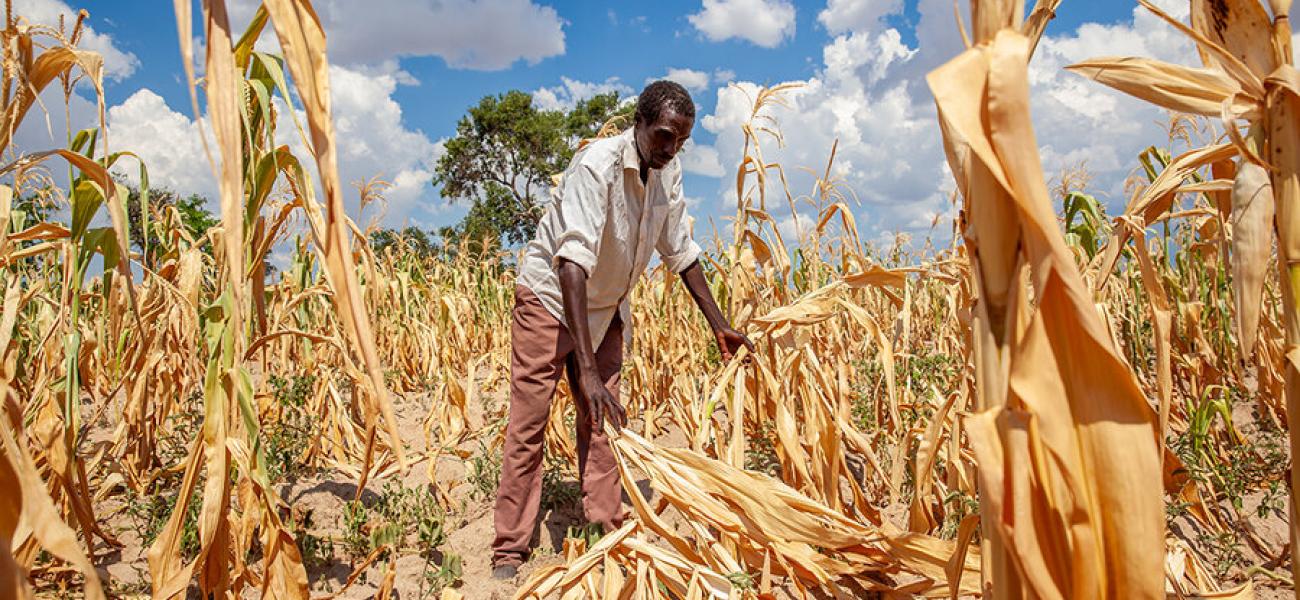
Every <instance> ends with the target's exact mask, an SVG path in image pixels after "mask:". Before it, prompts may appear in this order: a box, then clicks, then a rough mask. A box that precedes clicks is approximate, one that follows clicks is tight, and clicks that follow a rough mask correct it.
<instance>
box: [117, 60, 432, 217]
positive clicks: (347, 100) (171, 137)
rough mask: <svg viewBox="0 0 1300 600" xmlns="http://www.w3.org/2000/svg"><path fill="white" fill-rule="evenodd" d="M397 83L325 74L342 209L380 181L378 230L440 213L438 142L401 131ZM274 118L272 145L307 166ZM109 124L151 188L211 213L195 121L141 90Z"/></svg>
mask: <svg viewBox="0 0 1300 600" xmlns="http://www.w3.org/2000/svg"><path fill="white" fill-rule="evenodd" d="M400 79H401V76H400V74H398V73H382V72H380V73H372V72H368V71H361V70H352V69H348V68H346V67H331V69H330V80H331V91H332V93H333V97H332V99H333V107H334V117H335V128H336V138H335V140H336V142H337V149H338V167H339V177H340V180H341V183H342V185H343V189H344V194H345V198H346V199H347V201H348V206H349V208H350V210H355V208H356V197H357V195H356V191H355V190H356V185H355V184H357V183H360V182H363V181H367V180H369V179H370V178H372V177H379V178H380V179H381V180H383V181H386V182H388V183H389V184H390V185H389V187H388V188H387V189H386V191H385V193H384V194H383V195H384V197H385V198H386V200H387V201H388V208H387V217H386V219H385V222H386V223H387V224H390V225H395V226H396V225H401V224H402V223H404V222H406V221H408V220H409V221H413V222H417V223H418V222H426V221H429V220H430V219H431V217H432V216H433V215H435V214H438V213H440V212H441V211H443V210H445V209H446V203H445V202H443V201H441V200H439V199H438V197H437V194H436V193H435V192H434V190H433V188H432V186H431V184H430V180H431V178H432V176H433V167H434V163H435V161H436V160H437V157H438V156H439V155H440V154H441V152H442V148H443V144H444V143H445V142H443V141H441V140H440V141H439V142H434V141H432V140H430V139H429V138H428V136H426V135H425V134H424V133H423V132H421V131H419V130H413V129H410V128H408V127H407V126H406V125H404V124H403V122H402V108H401V106H400V105H399V104H398V103H397V102H396V101H395V100H394V99H393V97H392V96H393V94H394V92H395V91H396V89H397V86H398V85H399V84H400V81H399V80H400ZM184 108H188V107H184ZM297 110H298V118H299V121H300V122H303V123H304V124H305V122H306V121H305V115H303V114H302V112H301V108H299V109H297ZM277 111H278V114H279V120H278V122H277V124H276V136H277V142H279V143H287V144H289V146H290V148H291V149H292V150H293V151H294V153H295V154H297V155H298V156H299V157H300V158H301V159H302V160H303V161H304V162H305V163H308V164H311V163H312V160H311V158H310V155H309V154H307V152H306V151H305V148H304V146H303V144H302V142H301V139H300V137H299V135H298V133H297V130H296V129H295V127H294V125H293V121H292V118H291V117H289V116H288V114H287V113H288V111H287V109H286V107H285V106H284V104H283V103H282V102H281V101H280V100H279V99H278V98H277ZM108 122H109V132H110V136H111V137H110V141H111V144H112V148H113V150H130V151H133V152H135V153H137V154H139V155H140V157H141V158H142V159H144V161H145V164H146V165H148V168H149V178H150V183H151V184H152V185H154V186H165V187H168V188H171V189H173V190H175V191H177V192H180V193H183V194H188V193H198V194H202V195H204V196H207V197H208V199H209V200H210V201H212V202H213V205H212V207H211V208H214V209H215V207H216V205H215V202H216V198H217V185H216V181H215V179H214V178H213V176H212V172H211V170H210V169H209V167H208V162H207V159H206V157H205V155H204V153H203V146H202V140H201V139H200V137H199V125H198V123H197V122H196V121H194V120H193V119H191V118H190V117H189V116H188V115H186V114H184V113H182V112H179V111H178V110H177V109H176V108H175V107H170V106H168V105H167V104H166V102H165V101H164V100H163V98H162V97H160V96H158V95H157V94H156V93H154V92H153V91H151V90H149V89H142V90H140V91H138V92H136V93H135V94H133V95H132V96H130V97H129V98H127V99H126V100H125V101H124V102H122V103H121V104H119V105H117V106H113V107H111V108H110V109H109V111H108ZM209 135H210V134H209ZM310 170H311V171H312V172H313V173H314V172H315V169H314V168H311V169H310ZM121 171H122V174H123V175H124V176H125V177H126V178H127V179H128V180H130V181H132V182H134V181H135V180H136V178H137V176H136V173H135V171H134V165H131V164H128V165H126V168H124V169H122V170H121ZM317 191H318V193H319V187H317ZM322 200H323V199H322Z"/></svg>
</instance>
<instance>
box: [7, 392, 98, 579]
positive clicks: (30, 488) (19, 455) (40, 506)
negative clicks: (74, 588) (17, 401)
mask: <svg viewBox="0 0 1300 600" xmlns="http://www.w3.org/2000/svg"><path fill="white" fill-rule="evenodd" d="M9 393H10V390H9V389H8V388H7V387H6V388H5V389H0V398H4V397H5V396H8V395H9ZM0 450H3V452H0V464H7V465H8V466H7V468H0V476H3V475H12V479H13V480H14V481H10V482H8V483H13V484H15V485H14V486H13V487H10V486H6V488H5V489H8V490H13V491H11V492H9V493H15V492H16V494H17V495H18V496H19V498H20V500H19V501H18V502H16V503H14V504H16V505H17V506H14V507H13V509H11V510H15V511H18V512H17V521H16V522H15V523H14V524H13V525H14V527H13V533H12V535H13V538H12V540H0V542H8V543H7V544H5V546H4V547H3V548H0V556H3V558H0V572H2V571H3V570H4V569H5V568H6V566H7V565H14V562H13V559H12V554H11V552H12V548H15V547H17V546H19V545H22V544H23V543H24V540H25V539H27V538H28V537H30V538H32V539H35V540H36V542H37V543H38V544H39V545H40V547H41V548H44V549H45V551H47V552H49V553H50V554H52V555H54V556H55V557H57V558H58V559H59V560H62V561H64V562H66V563H68V564H69V565H72V567H73V568H75V569H76V570H77V571H79V572H81V575H82V577H83V578H84V581H85V584H84V585H85V587H84V589H83V593H84V594H85V597H86V598H88V599H89V600H104V589H103V587H102V586H101V584H100V581H99V573H98V572H97V571H96V570H95V567H94V565H92V564H91V563H90V561H89V560H87V559H86V554H85V553H84V552H83V551H82V549H81V546H80V544H78V543H77V534H75V533H73V531H72V528H70V527H68V525H67V524H66V523H64V522H63V518H62V517H61V516H60V515H59V509H58V508H56V507H55V506H54V501H53V500H52V499H51V498H50V494H49V492H47V491H46V489H45V482H43V481H41V476H40V473H38V472H37V470H36V465H35V464H33V463H32V459H31V457H30V456H28V454H27V450H26V449H25V448H23V447H22V446H20V445H19V443H18V441H17V440H16V439H15V436H14V432H13V431H12V430H11V429H10V421H9V419H7V418H4V417H0ZM14 487H16V488H17V489H16V490H15V489H14ZM9 514H10V515H12V514H13V513H9ZM0 525H4V523H3V522H0ZM6 527H7V525H6ZM0 533H5V532H3V531H0ZM3 537H8V536H5V535H0V538H3ZM9 544H13V545H12V546H11V545H9ZM6 563H7V565H6ZM14 566H15V567H16V565H14ZM15 574H16V575H17V576H18V577H21V578H22V579H20V580H19V581H12V582H7V581H5V580H4V579H3V578H2V577H0V586H3V587H0V590H2V591H8V590H13V589H16V588H19V587H20V586H21V587H25V586H26V578H25V577H23V574H22V572H21V570H20V569H16V573H15Z"/></svg>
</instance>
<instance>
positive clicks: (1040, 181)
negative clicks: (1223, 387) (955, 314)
mask: <svg viewBox="0 0 1300 600" xmlns="http://www.w3.org/2000/svg"><path fill="white" fill-rule="evenodd" d="M1028 47H1029V44H1028V40H1026V39H1025V38H1024V37H1023V36H1020V35H1019V34H1016V33H1014V32H1010V31H1002V32H1000V33H998V34H997V37H996V39H994V40H993V41H992V43H991V44H990V45H982V46H977V47H976V48H973V49H971V50H968V51H967V52H966V53H964V54H963V55H962V56H961V57H959V58H958V59H956V60H953V61H952V62H950V63H948V65H945V66H944V67H941V68H940V69H938V70H936V71H935V72H933V73H931V75H930V77H929V81H930V85H931V88H932V89H933V90H934V92H935V97H936V99H937V101H938V103H939V113H940V118H941V121H942V122H944V123H946V124H945V126H944V128H943V131H944V132H945V135H948V134H950V133H951V134H952V135H953V137H954V139H953V140H950V141H949V142H948V143H949V144H951V145H957V144H966V145H969V146H970V148H971V154H970V156H971V162H972V164H971V165H969V167H971V168H972V170H973V169H974V167H976V166H978V165H979V164H980V163H984V166H985V167H987V168H988V170H989V174H990V175H991V176H992V177H991V180H992V181H996V182H998V184H1000V185H1002V186H1004V193H1006V194H1008V197H1009V198H1010V199H1012V200H1013V201H1014V203H1015V204H1014V207H1015V211H1016V213H1017V215H1018V217H1019V223H1020V235H1022V236H1023V244H1022V246H1021V249H1022V250H1021V251H1023V252H1024V256H1025V258H1026V260H1027V263H1028V265H1029V266H1030V277H1029V281H1030V283H1031V284H1032V285H1033V289H1034V291H1035V294H1034V297H1035V298H1036V306H1032V307H1028V306H1026V300H1027V298H1026V297H1024V296H1014V297H1011V298H1009V300H1008V301H1009V302H1011V303H1012V304H1011V305H1010V306H1011V308H1012V309H1013V310H1016V311H1021V312H1022V313H1023V315H1024V317H1025V319H1026V320H1025V323H1026V327H1025V328H1024V329H1023V330H1019V331H1016V337H1015V338H1013V339H1014V340H1015V342H1014V344H1013V345H1012V346H1011V347H1010V349H1009V350H1010V354H1009V355H1008V356H1007V357H1006V358H1005V360H1006V364H1008V365H1009V368H1010V371H1009V378H1008V379H1007V380H1006V385H1007V400H1006V403H1007V406H1008V407H1009V408H1006V409H1003V408H993V409H990V410H988V411H986V412H985V413H983V415H984V418H982V419H973V420H970V421H968V422H967V426H968V432H969V433H970V435H971V439H972V446H973V447H974V448H975V449H976V456H977V457H978V462H979V464H980V466H981V468H980V470H979V473H980V478H981V483H982V486H981V489H982V491H983V493H984V494H985V495H987V496H988V497H989V499H990V502H991V506H989V507H986V509H985V512H984V515H985V518H986V519H996V520H997V522H996V531H998V534H997V535H999V536H1000V537H1001V539H1002V540H1003V541H1004V542H1005V543H1006V546H1005V550H1006V551H1007V552H1009V553H1010V555H1011V556H1012V557H1013V558H1014V561H1015V564H1016V565H1017V572H1018V573H1019V575H1020V577H1021V578H1022V581H1023V583H1025V584H1027V585H1028V586H1029V588H1030V589H1031V590H1032V591H1033V593H1035V594H1037V595H1039V596H1041V597H1078V598H1086V597H1095V596H1097V595H1099V594H1101V593H1103V591H1105V593H1107V594H1114V597H1124V598H1158V597H1160V595H1161V591H1162V585H1161V584H1162V582H1161V577H1160V574H1161V571H1162V570H1161V564H1160V559H1159V557H1160V555H1161V553H1162V550H1163V539H1164V536H1163V524H1164V519H1163V506H1162V501H1161V500H1162V498H1161V489H1160V486H1159V485H1158V482H1159V481H1160V479H1159V458H1158V457H1159V454H1158V453H1157V450H1156V444H1155V432H1154V428H1153V426H1152V425H1153V424H1152V419H1151V409H1150V406H1149V405H1148V404H1147V402H1146V399H1145V398H1144V397H1143V396H1142V393H1141V390H1140V389H1139V388H1138V386H1137V383H1136V381H1135V380H1134V378H1133V374H1132V372H1131V371H1130V370H1129V369H1128V366H1127V364H1126V363H1125V362H1124V360H1123V359H1122V358H1121V357H1120V356H1119V355H1118V353H1117V350H1116V349H1115V347H1114V345H1113V343H1112V341H1111V338H1110V337H1109V335H1108V333H1107V330H1106V328H1105V326H1104V325H1103V324H1102V323H1101V319H1100V316H1099V315H1098V313H1097V311H1096V310H1095V308H1094V306H1093V303H1092V301H1091V298H1090V295H1089V294H1088V292H1087V291H1086V290H1085V289H1084V286H1083V280H1082V278H1081V277H1080V275H1079V273H1078V269H1077V267H1076V266H1075V264H1074V260H1073V258H1072V255H1071V253H1070V250H1069V248H1068V247H1067V246H1066V244H1065V241H1064V239H1063V237H1062V235H1061V232H1060V230H1059V226H1058V224H1057V221H1056V215H1055V213H1054V211H1053V209H1052V205H1051V202H1050V200H1049V199H1048V197H1047V189H1046V183H1045V181H1044V178H1043V175H1042V171H1041V168H1040V160H1039V157H1038V150H1037V146H1036V144H1035V141H1034V134H1033V129H1032V126H1031V124H1030V118H1029V113H1030V111H1029V105H1028V100H1029V90H1028V75H1027V58H1028ZM971 71H974V73H972V72H971ZM951 154H952V153H950V155H951ZM959 187H961V186H960V185H959ZM965 189H966V190H967V193H969V194H971V196H968V197H967V202H968V209H969V210H977V211H978V210H982V209H983V208H982V206H981V205H980V204H979V202H981V201H982V200H984V199H985V196H983V195H980V192H981V190H979V189H972V187H971V186H969V185H968V186H965ZM983 191H985V192H987V191H989V190H983ZM1010 233H1012V232H1005V231H1004V232H1003V234H1004V235H1007V234H1010ZM1018 320H1019V319H1018ZM990 351H996V350H995V348H981V349H980V352H990ZM997 383H998V380H997V379H996V378H986V379H984V380H983V381H982V383H981V385H985V386H987V385H997ZM1021 407H1023V408H1021ZM1004 474H1005V477H1004V476H1003V475H1004ZM1152 482H1156V484H1155V485H1152ZM1009 583H1010V584H1011V585H1014V582H1009ZM995 584H996V582H995Z"/></svg>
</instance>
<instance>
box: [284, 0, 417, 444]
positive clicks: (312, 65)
mask: <svg viewBox="0 0 1300 600" xmlns="http://www.w3.org/2000/svg"><path fill="white" fill-rule="evenodd" d="M264 5H265V6H266V9H267V12H268V13H270V15H271V22H272V23H273V24H274V25H275V31H276V36H277V38H278V39H279V40H280V46H281V48H283V49H284V56H285V62H287V63H288V65H289V71H290V73H291V74H292V75H293V82H294V86H295V88H296V89H297V90H298V95H299V97H300V98H301V100H302V103H303V108H304V109H305V111H306V113H307V122H308V126H309V128H310V130H311V143H310V145H309V148H310V149H311V152H312V155H313V157H314V158H315V159H316V166H317V168H318V171H319V172H320V177H321V188H322V190H323V192H324V194H325V200H326V212H325V217H324V222H323V223H322V227H321V228H320V229H322V230H323V233H324V239H319V238H318V239H317V243H318V245H319V246H321V248H322V251H323V253H324V255H325V262H326V267H327V271H328V279H329V281H330V284H331V286H332V287H333V289H334V291H335V293H334V301H335V305H336V306H337V309H338V314H339V317H340V319H341V320H342V321H343V323H344V328H345V329H346V330H347V332H348V336H349V337H350V338H351V340H352V343H354V344H356V345H357V347H358V348H357V349H358V353H359V354H360V356H361V361H362V364H363V365H364V367H365V369H366V374H367V375H368V377H369V383H370V386H369V387H370V390H369V391H370V392H371V394H372V396H371V398H370V401H371V402H372V403H375V404H377V405H378V409H379V413H380V414H381V415H382V416H383V420H384V426H385V428H386V429H387V433H388V438H389V446H390V449H391V450H392V452H393V454H394V455H395V456H396V457H397V462H398V464H399V465H400V466H401V468H403V469H405V468H406V451H405V449H404V447H403V445H402V438H401V436H400V435H399V434H398V432H397V418H396V416H395V415H394V413H393V404H392V400H391V399H390V398H389V396H388V388H387V385H386V384H385V382H384V371H383V366H382V365H381V363H380V360H379V354H378V351H377V349H376V347H375V339H374V334H373V332H372V330H371V327H370V319H369V317H368V316H367V315H366V311H365V304H364V302H363V300H362V297H361V289H360V286H359V285H358V283H357V275H356V270H355V265H354V264H353V261H352V259H351V254H350V252H349V251H348V248H349V245H350V242H349V239H348V230H347V224H346V215H347V213H346V210H345V208H344V204H343V190H342V189H341V185H340V182H339V173H338V165H337V154H338V150H337V148H336V146H335V141H334V140H335V133H334V121H333V115H332V111H331V102H330V84H329V63H328V61H327V60H326V58H325V30H324V29H323V28H322V27H321V24H320V19H319V18H318V17H317V16H316V12H315V10H313V9H312V7H311V4H310V3H309V2H307V1H306V0H267V1H266V2H265V3H264ZM306 201H307V205H308V207H309V210H308V213H309V215H312V218H313V220H316V219H317V218H318V215H319V213H320V210H319V207H318V206H317V205H316V202H315V199H314V198H306Z"/></svg>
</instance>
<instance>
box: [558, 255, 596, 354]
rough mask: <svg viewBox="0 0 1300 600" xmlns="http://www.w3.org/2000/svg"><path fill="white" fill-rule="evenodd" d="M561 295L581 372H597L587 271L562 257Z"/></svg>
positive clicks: (560, 273) (560, 271)
mask: <svg viewBox="0 0 1300 600" xmlns="http://www.w3.org/2000/svg"><path fill="white" fill-rule="evenodd" d="M559 276H560V296H561V297H562V298H563V300H564V319H565V320H566V321H568V325H569V335H570V336H571V337H573V347H574V354H575V357H576V358H577V361H578V373H579V374H595V373H596V352H595V349H593V348H592V347H591V328H590V326H588V324H587V272H586V271H584V270H582V267H579V266H578V265H576V264H574V263H572V262H570V261H567V260H565V259H563V258H561V259H560V265H559Z"/></svg>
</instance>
